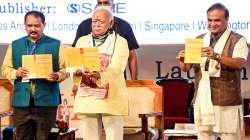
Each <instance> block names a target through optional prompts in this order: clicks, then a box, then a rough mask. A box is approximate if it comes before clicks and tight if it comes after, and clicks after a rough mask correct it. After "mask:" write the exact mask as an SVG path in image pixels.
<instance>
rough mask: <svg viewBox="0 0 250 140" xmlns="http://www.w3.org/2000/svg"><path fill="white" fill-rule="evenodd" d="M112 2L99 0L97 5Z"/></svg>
mask: <svg viewBox="0 0 250 140" xmlns="http://www.w3.org/2000/svg"><path fill="white" fill-rule="evenodd" d="M110 4H111V3H110V1H99V2H97V5H99V6H100V5H110Z"/></svg>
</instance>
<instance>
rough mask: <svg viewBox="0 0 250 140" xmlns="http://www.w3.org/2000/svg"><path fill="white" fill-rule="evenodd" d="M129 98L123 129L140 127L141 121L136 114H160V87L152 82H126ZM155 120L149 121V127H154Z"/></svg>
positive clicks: (161, 106)
mask: <svg viewBox="0 0 250 140" xmlns="http://www.w3.org/2000/svg"><path fill="white" fill-rule="evenodd" d="M126 85H127V91H128V97H129V109H130V114H129V116H125V117H124V126H125V127H141V125H142V124H141V119H140V118H139V117H138V114H141V113H152V112H162V111H163V110H162V108H163V104H162V87H161V86H158V85H156V84H155V82H154V81H153V80H127V81H126ZM155 125H156V123H155V119H154V117H151V118H150V119H149V126H153V127H155Z"/></svg>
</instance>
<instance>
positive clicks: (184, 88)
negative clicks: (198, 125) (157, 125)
mask: <svg viewBox="0 0 250 140" xmlns="http://www.w3.org/2000/svg"><path fill="white" fill-rule="evenodd" d="M156 83H157V84H158V85H160V86H162V87H163V93H164V95H163V96H164V97H163V98H164V107H163V108H164V109H163V110H164V111H163V112H164V129H173V128H174V125H175V123H190V122H193V110H191V108H190V107H191V102H192V99H193V95H194V83H193V82H192V81H191V80H187V79H161V80H158V81H157V82H156Z"/></svg>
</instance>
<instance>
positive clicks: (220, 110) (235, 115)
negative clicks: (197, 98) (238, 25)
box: [195, 29, 249, 133]
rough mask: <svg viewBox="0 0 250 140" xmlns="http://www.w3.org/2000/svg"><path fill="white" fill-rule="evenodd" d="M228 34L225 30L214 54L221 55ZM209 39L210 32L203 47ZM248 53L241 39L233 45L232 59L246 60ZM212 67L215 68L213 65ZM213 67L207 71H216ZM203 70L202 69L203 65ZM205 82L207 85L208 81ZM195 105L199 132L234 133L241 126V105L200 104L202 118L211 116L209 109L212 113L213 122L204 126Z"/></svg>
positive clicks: (245, 44)
mask: <svg viewBox="0 0 250 140" xmlns="http://www.w3.org/2000/svg"><path fill="white" fill-rule="evenodd" d="M226 34H228V35H226ZM229 34H230V30H229V29H227V30H226V31H225V32H224V33H223V35H222V37H221V38H220V40H219V41H218V42H217V43H216V45H215V48H214V50H215V52H216V53H219V54H221V53H222V50H223V48H224V47H223V46H224V45H225V43H226V41H227V38H228V36H229ZM210 37H211V36H210V32H208V33H207V35H206V36H205V37H204V42H205V43H206V42H207V45H204V46H209V45H208V44H209V41H210ZM248 51H249V50H248V47H247V43H246V39H245V38H244V37H242V38H241V39H240V40H239V41H238V42H237V43H236V44H235V47H234V50H233V55H232V57H233V58H236V57H239V58H243V59H245V60H247V56H248ZM210 62H211V61H210ZM203 63H205V61H203ZM201 65H202V64H201ZM210 65H211V63H210ZM201 67H202V66H201ZM213 67H215V65H214V66H213ZM213 67H212V66H209V69H210V70H213V69H216V68H213ZM203 68H204V64H203ZM210 76H211V75H210ZM215 77H216V76H215ZM207 82H208V83H209V81H207ZM203 90H204V89H203ZM209 92H210V90H209ZM210 94H211V93H210ZM202 96H203V95H202ZM206 99H209V100H210V98H206ZM195 105H196V106H195V118H196V119H195V120H196V125H197V128H198V130H201V131H209V130H210V131H213V132H218V133H236V131H237V130H238V129H239V127H242V126H241V125H242V109H241V108H242V106H241V105H238V106H213V105H211V107H208V104H206V103H204V101H203V102H201V105H203V110H204V112H205V113H207V114H205V113H203V115H204V116H205V115H207V116H208V117H209V115H211V111H210V112H209V109H210V110H212V111H213V112H212V113H213V114H212V115H213V117H212V118H213V122H212V121H211V122H209V121H207V122H208V123H207V122H206V123H205V124H204V123H203V124H202V121H200V120H201V118H202V113H201V112H200V111H199V109H197V108H198V107H201V108H202V106H200V105H199V104H195ZM197 106H198V107H197ZM208 108H209V109H208ZM209 113H210V114H209ZM210 118H211V117H210ZM209 123H210V124H209Z"/></svg>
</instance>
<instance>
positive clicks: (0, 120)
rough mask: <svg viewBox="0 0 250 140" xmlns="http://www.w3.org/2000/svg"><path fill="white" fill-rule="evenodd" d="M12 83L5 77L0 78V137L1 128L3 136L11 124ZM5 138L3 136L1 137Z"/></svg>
mask: <svg viewBox="0 0 250 140" xmlns="http://www.w3.org/2000/svg"><path fill="white" fill-rule="evenodd" d="M12 90H13V85H12V84H11V82H10V81H9V80H7V79H0V93H1V98H0V106H1V107H0V139H1V134H2V131H1V130H2V129H1V128H4V129H3V130H4V131H3V136H5V134H6V133H5V132H7V128H12V127H9V126H11V125H12V117H11V116H12V107H11V95H12ZM3 139H5V137H4V138H3Z"/></svg>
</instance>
